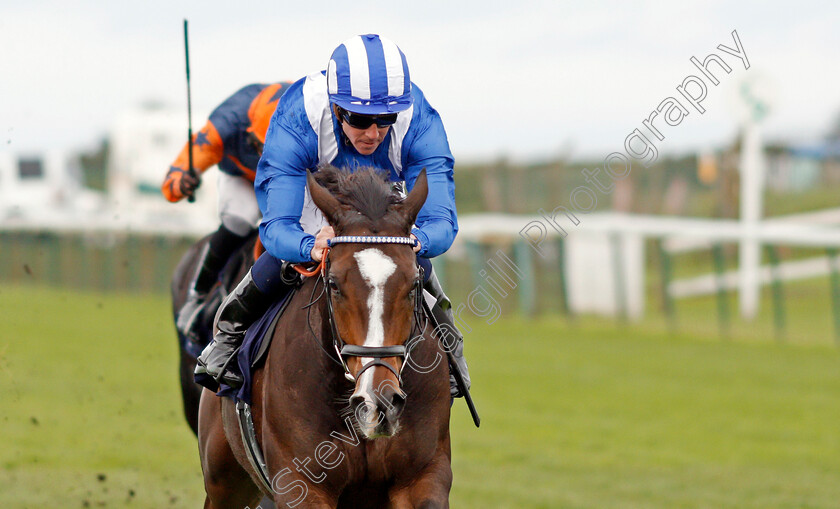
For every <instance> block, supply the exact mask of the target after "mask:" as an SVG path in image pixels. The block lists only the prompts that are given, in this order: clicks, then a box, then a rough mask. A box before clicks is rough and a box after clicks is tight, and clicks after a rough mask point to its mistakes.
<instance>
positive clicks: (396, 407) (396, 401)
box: [391, 392, 405, 415]
mask: <svg viewBox="0 0 840 509" xmlns="http://www.w3.org/2000/svg"><path fill="white" fill-rule="evenodd" d="M403 407H405V394H403V393H402V392H395V393H394V395H393V396H391V408H393V412H394V413H395V414H396V415H400V413H402V411H403Z"/></svg>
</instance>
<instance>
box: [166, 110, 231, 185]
mask: <svg viewBox="0 0 840 509" xmlns="http://www.w3.org/2000/svg"><path fill="white" fill-rule="evenodd" d="M189 150H190V149H189V143H186V144H184V148H183V149H182V150H181V153H180V154H178V157H177V158H176V159H175V161H173V163H172V165H171V166H170V167H169V171H168V172H167V174H166V178H165V179H164V181H163V184H162V185H161V192H163V196H164V197H166V199H167V200H169V201H171V202H177V201H180V200H182V199H184V198H185V197H186V195H185V194H184V192H183V191H182V189H181V179H183V178H184V175H185V174H186V173H187V172H189V167H190V152H189ZM223 156H224V144H223V142H222V138H221V136H219V133H218V131H217V130H216V127H215V126H214V125H213V123H212V122H209V121H208V122H207V124H205V125H204V127H203V128H201V130H200V131H199V132H197V133H196V134H194V135H193V168H194V169H195V170H196V172H198V173H199V174H200V173H203V172H205V171H207V169H208V168H210V167H211V166H213V165H216V164H219V162H220V161H221V160H222V157H223Z"/></svg>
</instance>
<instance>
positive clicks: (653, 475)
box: [0, 286, 840, 509]
mask: <svg viewBox="0 0 840 509" xmlns="http://www.w3.org/2000/svg"><path fill="white" fill-rule="evenodd" d="M0 310H2V311H0V507H3V508H24V507H29V508H39V509H40V508H47V507H62V508H73V507H133V508H146V507H148V508H161V507H173V508H176V507H199V506H200V505H201V501H202V500H203V488H202V481H201V476H200V472H199V466H198V453H197V449H196V444H195V439H194V438H193V436H192V434H191V432H190V431H189V429H188V427H187V425H186V423H185V422H184V421H183V418H182V416H181V408H180V396H179V391H178V379H177V359H176V342H175V338H174V332H173V330H172V325H171V319H170V314H169V309H168V300H167V299H166V298H165V297H163V296H129V295H114V294H110V295H105V294H97V293H80V292H70V291H62V290H49V289H43V288H32V287H9V286H4V287H2V288H0ZM680 316H681V323H683V324H684V326H683V330H691V329H692V327H691V323H688V322H691V321H692V320H693V321H695V322H698V323H700V322H703V321H705V320H708V319H707V318H703V316H704V313H699V312H698V313H692V312H691V309H690V308H688V307H687V306H685V307H683V308H681V314H680ZM471 326H472V327H473V330H472V331H471V332H469V333H468V334H467V353H468V358H469V360H470V363H471V370H472V375H473V383H474V397H475V399H476V402H477V405H478V407H479V410H480V412H481V414H482V419H483V424H482V427H481V429H479V430H476V429H474V428H473V427H472V424H471V422H470V419H469V414H468V412H467V410H466V407H465V406H464V405H463V403H462V402H457V403H456V404H455V406H454V408H453V426H452V437H453V439H452V442H453V470H454V473H455V482H454V486H453V491H452V497H451V500H452V506H453V507H456V508H488V507H505V508H506V507H510V508H549V507H550V508H557V507H560V508H584V507H593V508H610V507H615V508H619V507H620V508H628V507H629V508H647V507H650V508H654V507H655V508H660V507H662V508H674V507H678V508H690V507H698V508H699V507H713V508H787V507H790V508H794V507H795V508H817V507H826V508H828V507H837V505H838V504H837V501H838V500H840V483H838V482H837V481H838V479H840V426H838V425H837V423H838V422H840V369H838V368H840V352H838V350H837V349H836V348H835V347H833V346H831V345H830V344H821V345H814V344H811V345H788V344H778V343H775V342H773V341H772V339H771V338H766V339H765V340H764V341H755V340H754V339H755V338H753V337H748V338H747V339H749V340H748V341H740V340H738V339H739V338H738V337H734V338H733V339H735V340H734V341H718V340H714V341H710V340H709V339H708V337H706V336H700V335H697V336H692V335H689V334H680V335H672V334H667V333H665V332H662V331H661V330H660V329H661V327H653V326H646V325H644V324H643V325H641V326H635V327H632V328H631V327H624V326H616V325H615V324H613V323H612V322H605V321H597V320H587V319H584V320H580V321H579V322H577V324H568V323H566V322H564V321H560V320H557V319H551V318H546V319H540V320H536V321H525V320H522V319H516V318H506V319H502V320H500V321H498V322H496V323H493V324H490V325H488V324H482V323H480V322H471Z"/></svg>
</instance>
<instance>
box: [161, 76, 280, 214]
mask: <svg viewBox="0 0 840 509" xmlns="http://www.w3.org/2000/svg"><path fill="white" fill-rule="evenodd" d="M289 85H290V84H289V83H274V84H272V85H263V84H254V85H248V86H246V87H244V88H242V89H241V90H239V91H237V92H236V93H235V94H233V95H232V96H230V97H229V98H227V99H226V100H225V102H223V103H222V104H220V105H219V106H218V107H217V108H216V109H215V110H213V113H211V114H210V118H209V119H208V120H207V124H205V125H204V127H202V128H201V130H199V131H198V132H197V133H196V134H194V135H193V167H194V168H195V170H196V171H197V172H199V173H203V172H205V171H207V170H208V169H209V168H210V167H211V166H213V165H218V166H219V170H221V171H223V172H225V173H227V174H229V175H233V176H235V177H243V178H247V179H248V180H250V181H251V182H253V181H254V177H255V175H256V170H257V163H258V162H259V160H260V152H259V150H258V148H257V146H256V144H255V143H254V142H253V139H252V137H251V133H253V134H254V135H256V137H257V138H258V139H259V141H260V142H264V141H265V133H266V131H267V130H268V124H269V122H270V120H271V116H272V115H273V114H274V110H275V109H276V108H277V103H278V102H279V101H280V97H281V96H282V95H283V93H284V92H285V91H286V90H287V89H288V88H289ZM189 164H190V163H189V144H188V143H185V144H184V148H183V149H182V150H181V153H180V154H178V157H177V158H176V159H175V161H174V162H173V163H172V166H170V167H169V172H168V173H167V174H166V179H165V180H164V181H163V185H162V186H161V191H162V192H163V196H164V197H166V199H167V200H169V201H171V202H176V201H179V200H182V199H183V198H184V195H183V194H182V193H181V186H180V183H181V178H183V176H184V174H185V173H187V172H188V171H189Z"/></svg>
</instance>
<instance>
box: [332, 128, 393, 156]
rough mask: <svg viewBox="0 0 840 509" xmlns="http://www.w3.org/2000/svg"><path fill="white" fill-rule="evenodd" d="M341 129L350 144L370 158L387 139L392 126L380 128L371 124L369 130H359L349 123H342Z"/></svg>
mask: <svg viewBox="0 0 840 509" xmlns="http://www.w3.org/2000/svg"><path fill="white" fill-rule="evenodd" d="M341 129H342V130H343V131H344V134H345V135H346V136H347V139H348V140H350V143H352V144H353V147H354V148H355V149H356V150H357V151H358V152H359V153H360V154H362V155H363V156H368V155H370V154H373V152H374V151H375V150H376V148H377V147H378V146H379V144H380V143H382V140H384V139H385V136H386V135H387V134H388V129H390V126H386V127H378V126H377V125H376V124H371V125H370V127H368V128H367V129H357V128H355V127H352V126H350V124H348V123H347V122H342V123H341Z"/></svg>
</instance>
